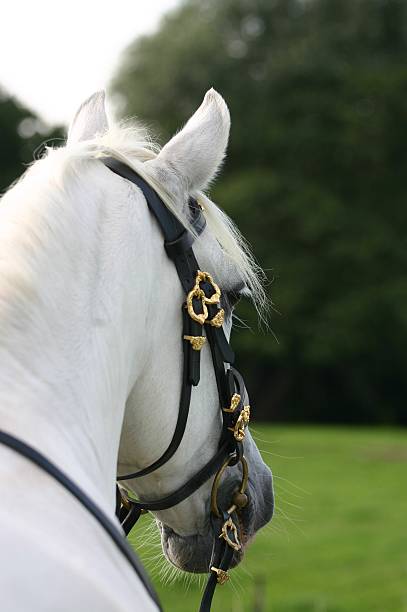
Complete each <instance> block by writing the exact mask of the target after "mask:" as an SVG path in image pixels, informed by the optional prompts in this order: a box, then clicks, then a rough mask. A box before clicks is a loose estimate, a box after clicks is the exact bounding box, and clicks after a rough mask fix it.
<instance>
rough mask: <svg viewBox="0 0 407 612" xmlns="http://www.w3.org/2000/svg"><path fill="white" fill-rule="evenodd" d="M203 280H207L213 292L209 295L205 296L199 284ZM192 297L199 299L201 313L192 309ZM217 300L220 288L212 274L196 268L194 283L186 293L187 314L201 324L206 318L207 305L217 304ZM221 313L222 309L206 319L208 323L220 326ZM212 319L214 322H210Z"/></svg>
mask: <svg viewBox="0 0 407 612" xmlns="http://www.w3.org/2000/svg"><path fill="white" fill-rule="evenodd" d="M203 282H207V283H209V284H210V285H211V286H212V289H213V290H214V293H213V295H211V297H207V296H206V295H205V292H204V291H203V290H202V289H201V287H200V286H199V285H200V283H203ZM194 298H197V299H198V300H201V304H202V312H201V313H197V312H195V310H194V302H193V300H194ZM219 301H220V289H219V287H218V285H217V284H216V283H215V282H214V280H213V278H212V276H211V275H210V274H209V273H208V272H201V270H198V272H197V274H196V278H195V285H194V287H193V288H192V289H191V291H190V292H189V293H188V295H187V309H188V314H189V316H190V317H191V319H193V320H194V321H196V322H197V323H200V324H201V325H203V324H204V323H205V321H206V320H207V319H208V306H207V305H208V304H219ZM221 313H222V309H221V310H220V311H219V312H218V313H217V314H216V315H215V316H214V317H213V319H212V320H211V321H208V323H211V325H214V326H215V327H221V326H222V324H223V318H224V313H223V314H221ZM221 319H222V322H221ZM212 321H215V323H212Z"/></svg>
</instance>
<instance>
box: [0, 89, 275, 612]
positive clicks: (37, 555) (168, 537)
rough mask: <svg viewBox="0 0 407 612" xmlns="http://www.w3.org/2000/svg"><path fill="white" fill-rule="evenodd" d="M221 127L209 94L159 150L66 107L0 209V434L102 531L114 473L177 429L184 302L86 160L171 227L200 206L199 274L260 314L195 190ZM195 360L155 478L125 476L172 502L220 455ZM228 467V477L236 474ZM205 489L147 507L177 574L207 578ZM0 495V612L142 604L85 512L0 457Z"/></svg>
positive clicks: (223, 233) (251, 450)
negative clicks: (86, 504)
mask: <svg viewBox="0 0 407 612" xmlns="http://www.w3.org/2000/svg"><path fill="white" fill-rule="evenodd" d="M229 127H230V119H229V112H228V109H227V106H226V104H225V102H224V100H223V99H222V97H221V96H220V95H219V94H218V93H217V92H215V91H214V90H210V91H209V92H208V93H207V94H206V96H205V98H204V101H203V103H202V105H201V107H200V108H199V109H198V110H197V111H196V113H195V114H194V115H193V116H192V117H191V119H190V120H189V121H188V122H187V124H186V125H185V127H184V128H183V129H182V130H181V131H180V132H179V133H178V134H177V135H176V136H174V137H173V138H172V139H171V140H170V141H169V142H168V143H167V144H166V145H165V146H164V147H163V148H162V150H161V151H160V150H159V149H158V147H157V146H156V145H154V144H153V143H152V142H150V140H149V137H148V134H147V132H146V130H144V129H143V128H142V127H140V125H138V124H129V123H121V124H117V125H111V126H110V127H109V121H108V119H107V115H106V111H105V102H104V94H103V92H99V93H97V94H94V95H93V96H91V98H89V99H88V100H87V101H86V102H85V103H84V104H83V105H82V106H81V107H80V109H79V110H78V112H77V114H76V116H75V118H74V120H73V122H72V125H71V127H70V130H69V135H68V142H67V145H66V146H65V147H63V148H60V149H55V150H48V152H47V155H46V156H45V157H44V158H43V159H41V160H39V161H37V162H35V163H34V164H33V165H32V166H31V167H30V168H29V169H28V170H27V172H26V173H25V175H24V176H23V177H22V179H20V180H19V181H18V182H17V183H16V184H15V185H14V186H13V187H12V188H11V189H10V190H9V191H8V192H7V193H6V194H5V195H4V196H3V198H2V200H1V203H0V330H1V332H0V428H1V429H4V430H6V431H8V432H10V433H12V434H14V435H16V436H17V437H20V438H21V439H23V440H25V441H26V442H28V443H29V444H31V445H32V446H34V447H35V448H38V449H39V450H40V451H41V452H43V453H44V454H45V455H46V456H47V457H48V458H49V459H50V460H51V461H53V462H54V463H55V464H56V465H58V466H59V467H60V468H61V469H62V470H64V471H65V472H66V473H67V474H69V476H70V477H71V478H72V479H73V480H74V481H75V482H76V483H77V484H78V485H79V486H81V487H82V488H83V489H85V490H87V492H88V493H89V494H90V495H91V496H92V497H93V498H94V500H95V501H96V503H98V504H99V506H100V507H101V508H102V509H103V510H104V511H105V512H106V513H107V514H109V515H110V516H111V517H112V520H114V506H115V476H116V473H117V470H119V472H120V473H123V472H131V471H135V470H137V469H139V468H141V467H144V466H145V465H148V464H149V463H151V462H152V461H154V460H155V459H156V458H157V457H158V456H159V455H160V454H161V453H162V452H163V450H164V449H165V448H166V447H167V445H168V442H169V440H170V439H171V436H172V432H173V430H174V427H175V423H176V417H177V412H178V401H179V391H180V383H181V370H182V359H181V352H182V348H181V343H180V337H181V305H182V303H183V300H184V299H185V296H184V295H183V291H182V288H181V286H180V283H179V281H178V277H177V274H176V271H175V268H174V266H173V264H172V263H171V262H170V261H169V260H168V258H167V256H166V254H165V251H164V248H163V238H162V235H161V233H160V230H159V228H158V226H157V224H156V222H155V220H154V219H153V218H152V215H151V214H150V212H149V210H148V208H147V206H146V202H145V200H144V197H143V195H142V193H141V192H140V190H139V189H138V188H137V187H136V186H134V185H132V184H130V183H128V182H127V181H125V180H123V179H121V178H120V177H118V176H116V175H113V174H112V173H111V172H110V171H109V170H108V169H106V168H105V167H104V165H103V164H101V163H100V161H99V158H100V157H102V156H106V155H110V156H113V157H116V158H118V159H120V160H122V161H124V162H125V163H127V164H128V165H130V166H132V167H133V168H134V169H135V170H136V171H137V172H138V173H139V174H140V175H141V176H143V177H144V178H146V179H147V180H148V182H149V183H150V184H151V185H152V186H153V187H154V188H155V189H156V191H157V192H158V193H159V194H160V196H161V197H162V198H163V199H164V201H165V202H166V204H167V205H168V207H169V208H171V210H173V211H174V213H175V214H176V215H177V216H178V217H179V218H180V219H181V220H183V222H184V223H187V221H186V216H185V204H186V202H187V199H188V195H189V194H192V195H195V196H197V197H198V198H199V200H200V202H201V204H202V205H203V206H204V209H205V215H206V217H207V221H208V227H207V229H206V230H205V231H204V233H203V234H202V236H201V237H200V238H198V239H197V241H196V243H195V246H194V251H195V253H196V256H197V259H198V261H199V262H200V265H201V267H202V268H203V269H206V270H208V271H209V272H211V273H212V274H213V275H214V276H215V278H216V281H217V282H218V284H219V285H220V286H221V287H222V289H225V290H230V289H233V288H235V287H238V286H242V283H243V284H244V285H245V286H246V287H250V291H249V290H247V291H246V292H247V293H250V294H251V297H252V299H253V301H254V303H255V305H256V307H257V308H258V310H259V312H260V313H261V312H263V310H264V307H265V304H266V299H265V293H264V290H263V287H262V280H263V277H262V273H261V270H260V269H259V267H258V266H257V265H256V263H255V262H254V259H253V257H252V256H251V254H250V250H249V249H248V247H247V245H246V243H245V241H244V240H243V238H242V237H241V235H240V234H239V232H238V231H237V229H236V228H235V227H234V225H233V223H232V222H231V221H230V220H229V219H228V217H227V216H226V215H225V214H224V213H222V212H221V211H220V209H219V208H218V207H217V206H215V204H213V203H212V202H211V201H210V200H209V199H208V198H207V197H206V196H205V195H204V194H203V193H202V190H203V189H205V188H206V187H207V186H208V185H209V184H210V182H211V181H212V180H213V178H214V176H215V175H216V173H217V172H218V170H219V167H220V165H221V163H222V160H223V158H224V155H225V151H226V146H227V141H228V135H229ZM230 315H231V313H229V317H228V319H227V321H226V331H227V333H230V327H231V316H230ZM205 349H207V350H205ZM205 349H203V350H202V364H201V370H202V375H201V382H200V384H199V386H198V387H197V388H196V389H194V390H193V394H192V401H191V413H190V418H189V421H188V425H187V429H186V432H185V435H184V439H183V441H182V443H181V445H180V447H179V449H178V451H177V452H176V454H175V455H174V457H173V458H172V459H171V460H170V461H169V462H168V463H167V464H165V465H164V466H162V468H160V469H159V470H157V472H154V473H153V474H151V475H149V476H146V477H144V478H142V479H140V481H129V482H128V483H127V486H128V487H129V488H130V489H131V490H133V491H135V492H136V493H137V494H138V495H141V496H143V495H144V496H145V497H148V498H150V499H151V498H160V497H162V496H164V495H165V494H168V493H170V492H171V491H172V490H174V489H176V488H177V487H179V486H180V485H181V484H182V483H184V482H185V481H186V480H187V479H188V478H189V477H190V476H191V475H192V474H194V473H195V472H196V471H197V470H198V469H199V468H200V467H202V465H204V463H206V462H207V461H208V460H209V459H210V458H211V457H212V456H213V455H214V453H215V451H216V447H217V443H218V439H219V434H220V430H221V416H220V411H219V406H218V396H217V391H216V384H215V380H214V374H213V370H212V364H211V358H210V353H209V349H208V347H205ZM245 452H246V455H247V456H248V459H249V462H250V469H251V480H250V485H249V486H250V498H251V510H250V513H248V515H247V517H246V519H245V520H246V523H245V524H244V531H245V536H246V540H248V539H249V538H250V537H251V536H252V535H253V534H254V532H255V531H256V530H257V529H258V528H259V527H261V526H262V525H263V524H264V523H265V522H267V520H269V519H270V518H271V514H272V507H273V497H272V483H271V475H270V472H269V471H268V469H267V468H266V466H265V465H264V464H263V462H262V460H261V458H260V455H259V453H258V450H257V448H256V447H255V444H254V442H253V440H252V439H251V437H250V434H247V437H246V442H245ZM230 472H231V475H230V476H229V481H230V482H232V480H233V478H238V473H237V468H236V469H235V471H234V472H233V470H230ZM210 486H211V483H210V482H208V483H207V484H206V485H204V486H203V487H201V489H199V491H197V492H196V493H195V494H194V495H192V496H191V497H190V498H188V499H187V500H185V501H184V502H182V503H181V504H179V505H178V506H176V507H175V508H172V509H170V510H166V511H162V512H159V513H157V514H156V517H157V521H158V525H159V527H160V529H161V533H162V543H163V549H164V553H165V555H166V556H167V558H168V559H170V560H171V561H172V562H173V563H174V564H175V565H178V566H179V567H181V568H182V569H185V570H187V571H205V569H207V567H206V565H205V564H206V563H207V549H208V546H210V542H211V539H210V534H209V531H208V507H207V504H208V499H209V494H210ZM0 500H1V501H0V524H1V528H0V565H1V568H2V570H1V572H0V593H1V600H2V603H1V610H2V612H23V611H24V612H27V611H28V610H29V611H30V612H40V611H41V612H51V611H52V612H55V610H58V611H60V612H68V611H69V612H71V611H72V610H75V611H76V612H81V611H82V610H83V611H85V610H86V611H87V610H89V609H92V610H98V612H104V611H106V612H107V611H109V612H113V611H119V610H120V611H128V610H129V611H130V610H140V611H141V610H142V611H146V612H147V611H148V610H155V609H156V608H155V605H154V604H153V602H152V601H151V600H150V598H149V596H148V594H147V593H146V592H145V590H144V588H143V587H142V585H141V584H140V582H139V580H138V579H137V577H136V576H135V574H134V572H133V570H132V569H131V567H129V565H128V563H127V562H126V560H125V559H124V558H122V556H121V554H120V552H119V551H118V550H116V548H115V547H114V545H113V544H112V542H111V541H110V540H109V538H108V537H107V536H106V534H105V533H104V532H103V530H102V529H101V528H100V527H99V525H98V524H96V522H95V521H94V519H93V518H92V516H91V515H90V514H88V513H87V511H86V510H85V509H84V508H83V507H82V506H81V505H80V504H79V503H78V502H77V501H76V500H75V499H74V498H73V497H72V496H71V495H70V494H69V493H68V492H67V491H65V490H64V489H62V488H61V487H60V486H59V485H58V484H57V483H56V482H55V481H54V480H53V479H52V478H50V476H48V475H47V474H45V473H43V472H42V471H41V470H39V469H38V468H36V467H35V466H33V465H31V464H30V463H29V462H28V461H27V460H26V459H24V458H22V457H20V456H19V455H17V454H15V453H14V452H13V451H11V450H10V449H8V448H5V447H2V446H0ZM118 528H119V526H118ZM191 553H192V558H193V563H191V559H190V558H191ZM238 560H239V559H237V560H236V562H237V561H238Z"/></svg>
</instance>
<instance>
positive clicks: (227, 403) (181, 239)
mask: <svg viewBox="0 0 407 612" xmlns="http://www.w3.org/2000/svg"><path fill="white" fill-rule="evenodd" d="M101 161H102V162H103V163H104V165H105V166H106V167H107V168H109V169H110V170H111V171H112V172H114V173H115V174H117V175H119V176H121V177H122V178H124V179H126V180H129V181H131V182H132V183H134V184H135V185H137V187H139V188H140V189H141V191H142V192H143V194H144V196H145V199H146V201H147V205H148V207H149V209H150V211H151V212H152V214H153V215H154V217H155V219H156V221H157V222H158V225H159V227H160V229H161V232H162V234H163V236H164V248H165V250H166V253H167V255H168V257H169V258H170V259H171V260H172V261H173V263H174V265H175V267H176V270H177V273H178V277H179V280H180V282H181V285H182V287H183V289H184V291H185V295H186V302H185V303H184V304H183V305H182V321H183V330H182V343H183V374H182V386H181V395H180V402H179V410H178V418H177V423H176V426H175V431H174V434H173V437H172V439H171V442H170V444H169V446H168V448H167V449H166V450H165V451H164V453H163V454H162V455H161V456H160V457H159V458H158V459H157V460H156V461H154V462H153V463H152V464H151V465H149V466H147V467H145V468H143V469H142V470H139V471H138V472H135V473H132V474H125V475H119V476H118V477H117V480H118V481H125V480H130V479H134V478H140V477H142V476H146V475H147V474H150V473H151V472H153V471H155V470H157V469H158V468H159V467H161V466H162V465H164V464H165V463H166V462H167V461H168V460H169V459H170V458H171V457H172V456H173V455H174V453H175V452H176V451H177V449H178V447H179V445H180V443H181V440H182V438H183V435H184V432H185V427H186V423H187V419H188V413H189V406H190V400H191V390H192V387H193V386H196V385H198V383H199V379H200V351H201V349H202V347H203V346H204V344H205V343H206V342H208V344H209V347H210V351H211V355H212V361H213V367H214V372H215V377H216V384H217V389H218V395H219V404H220V409H221V413H222V417H223V425H222V432H221V436H220V440H219V445H218V450H217V452H216V454H215V456H214V457H213V458H212V459H211V460H210V461H208V463H207V464H206V465H205V466H204V467H202V468H201V469H200V470H199V471H198V472H197V473H196V474H194V475H193V476H192V478H190V479H189V480H188V482H186V483H185V484H183V485H182V486H181V487H179V488H178V489H177V490H176V491H174V492H172V493H171V494H169V495H167V496H166V497H164V498H162V499H159V500H151V501H148V500H144V501H139V500H134V499H132V498H131V497H129V495H128V493H127V492H126V491H125V490H124V488H123V487H121V486H120V487H117V499H116V502H117V503H116V514H117V516H118V518H119V520H120V523H121V525H122V528H123V530H124V532H125V534H126V535H128V533H129V532H130V530H131V529H132V527H133V526H134V524H135V523H136V521H137V519H138V518H139V517H140V514H141V513H142V512H145V511H149V510H151V511H158V510H166V509H168V508H171V507H173V506H175V505H177V504H178V503H180V502H181V501H183V500H185V499H186V498H187V497H189V496H190V495H192V494H193V493H194V492H195V491H197V490H198V489H199V487H201V486H202V485H203V484H204V483H205V482H207V481H208V480H209V479H210V478H211V477H212V476H214V475H215V474H216V475H215V478H214V483H213V486H212V493H211V512H210V522H211V526H212V530H213V534H214V539H213V551H212V559H211V563H210V576H209V578H208V582H207V585H206V588H205V592H204V595H203V598H202V602H201V606H200V612H208V611H209V610H210V606H211V602H212V598H213V593H214V590H215V587H216V585H217V584H223V583H224V582H226V580H227V579H228V574H227V570H228V568H229V566H230V564H231V561H232V558H233V554H234V552H235V551H239V550H240V549H241V543H240V541H239V534H238V529H237V527H236V523H237V518H236V517H237V515H236V512H237V511H239V510H240V509H241V508H243V507H244V506H246V505H247V503H248V497H247V495H246V489H247V484H248V465H247V462H246V459H245V457H244V455H243V440H244V436H245V428H246V426H247V424H248V422H249V416H250V407H249V405H248V397H247V392H246V388H245V385H244V382H243V379H242V377H241V375H240V374H239V372H238V371H237V370H236V369H235V368H234V367H233V362H234V353H233V350H232V349H231V347H230V345H229V343H228V341H227V339H226V337H225V334H224V331H223V321H224V310H223V308H222V307H221V290H220V288H219V287H218V286H217V284H216V283H215V282H214V280H213V279H212V277H211V275H210V274H209V273H207V272H203V271H201V270H200V269H199V265H198V262H197V260H196V258H195V255H194V252H193V248H192V247H193V243H194V240H195V237H196V236H199V235H200V234H201V233H202V232H203V230H204V228H205V225H206V220H205V216H204V213H203V211H202V209H201V207H200V205H199V204H198V202H197V201H196V200H194V199H193V198H190V199H189V202H188V214H189V223H190V226H191V229H192V231H191V229H188V228H186V227H185V226H184V225H183V224H182V223H181V222H180V221H179V220H178V219H177V217H176V216H175V215H174V214H173V213H172V212H171V211H170V210H169V208H167V206H166V205H165V204H164V202H163V201H162V200H161V198H160V197H159V196H158V194H157V193H156V192H155V191H154V189H153V188H152V187H151V186H150V185H149V184H148V183H147V182H146V181H145V180H144V179H143V178H142V177H141V176H139V175H138V174H137V173H136V172H135V171H134V170H133V169H132V168H130V167H129V166H127V165H126V164H124V163H123V162H121V161H119V160H117V159H115V158H112V157H106V158H102V159H101ZM0 443H2V444H5V445H7V446H9V447H10V448H13V449H14V450H15V451H16V452H18V453H20V454H21V455H23V456H25V457H26V458H27V459H29V460H31V461H33V462H34V463H35V464H36V465H38V466H39V467H41V468H42V469H43V470H45V471H46V472H48V473H49V474H50V475H51V476H53V477H54V478H55V479H56V480H57V481H58V482H60V483H61V484H62V485H63V486H64V487H65V488H67V489H68V490H69V491H70V492H71V493H72V494H73V495H74V496H75V497H76V498H77V499H78V500H79V501H80V502H81V503H82V504H83V505H84V506H85V507H86V508H87V509H88V510H89V512H91V514H92V515H93V516H94V517H95V518H96V520H98V521H99V523H100V524H101V525H102V526H103V527H104V529H105V530H106V531H107V533H108V534H109V535H110V537H111V538H112V539H113V541H114V542H115V543H116V545H117V546H118V547H119V549H120V550H121V551H122V553H123V554H124V556H125V557H126V558H127V559H128V561H129V562H130V563H131V565H132V566H133V567H134V569H135V570H136V571H137V573H138V575H139V577H140V579H141V580H142V582H143V583H144V585H145V587H146V589H147V590H148V592H149V593H150V595H151V597H152V598H153V600H154V601H155V603H156V604H157V606H158V607H159V609H161V608H160V604H159V602H158V598H157V595H156V594H155V592H154V589H153V588H152V587H151V585H150V583H149V581H148V579H147V577H146V575H145V573H144V570H143V568H142V566H141V564H140V562H139V560H138V559H137V557H136V556H135V555H134V553H133V552H132V551H131V549H130V547H129V546H128V544H127V542H126V540H125V539H124V538H122V537H121V536H120V534H119V533H118V532H117V529H116V527H115V526H114V525H113V523H112V522H111V521H110V519H109V518H108V517H107V516H106V515H105V514H104V513H103V512H102V511H101V510H100V509H99V508H98V507H97V506H96V505H95V504H94V503H93V501H92V500H91V499H90V498H89V497H88V496H87V495H86V493H85V492H84V491H82V490H81V489H80V488H79V487H78V486H77V485H76V484H75V483H74V482H73V481H72V480H70V478H69V477H68V476H67V475H66V474H64V473H63V472H62V471H61V470H59V468H57V466H55V465H54V464H53V463H51V462H50V461H49V460H48V459H47V458H46V457H45V456H44V455H42V454H41V453H39V452H38V451H36V450H35V449H33V448H32V447H31V446H29V445H28V444H26V443H25V442H23V441H22V440H19V439H18V438H16V437H14V436H12V435H10V434H8V433H6V432H1V431H0ZM237 464H240V465H241V469H242V478H241V482H240V486H239V487H238V488H237V490H236V491H235V493H234V494H233V496H232V499H231V501H230V506H229V507H228V508H227V509H225V508H220V507H219V505H218V499H217V493H218V488H219V485H220V482H221V478H222V475H223V473H224V472H225V470H226V469H227V468H228V467H231V466H234V465H237Z"/></svg>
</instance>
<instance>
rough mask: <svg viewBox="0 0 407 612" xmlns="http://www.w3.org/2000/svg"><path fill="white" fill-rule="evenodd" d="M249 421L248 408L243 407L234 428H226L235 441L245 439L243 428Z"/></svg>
mask: <svg viewBox="0 0 407 612" xmlns="http://www.w3.org/2000/svg"><path fill="white" fill-rule="evenodd" d="M249 421H250V406H244V407H243V410H242V412H241V413H240V414H239V417H238V419H237V421H236V423H235V426H234V427H228V429H229V430H230V431H233V435H234V437H235V440H237V441H238V442H242V440H244V437H245V428H246V427H247V425H248V424H249Z"/></svg>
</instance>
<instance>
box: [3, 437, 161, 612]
mask: <svg viewBox="0 0 407 612" xmlns="http://www.w3.org/2000/svg"><path fill="white" fill-rule="evenodd" d="M0 444H4V445H5V446H8V447H9V448H11V449H12V450H14V451H16V452H17V453H18V454H20V455H22V456H23V457H25V458H26V459H28V460H29V461H31V462H32V463H34V464H35V465H36V466H38V467H39V468H40V469H42V470H43V471H44V472H46V473H47V474H49V475H50V476H51V477H52V478H54V480H56V481H57V482H59V483H60V484H61V485H62V486H63V487H64V488H65V489H67V490H68V491H69V492H70V493H71V494H72V495H73V496H74V497H75V498H76V499H77V500H78V501H79V502H80V503H81V504H82V506H84V508H86V510H88V512H89V513H90V514H91V515H92V516H93V517H94V518H95V519H96V520H97V522H98V523H99V524H100V525H101V526H102V527H103V529H104V530H105V531H106V533H107V534H108V535H109V537H110V538H111V540H113V542H114V543H115V544H116V546H117V547H118V548H119V550H120V552H121V553H122V554H123V556H124V557H125V558H126V559H127V561H128V562H129V563H130V565H131V566H132V567H133V569H134V570H135V571H136V572H137V574H138V577H139V578H140V580H141V582H142V583H143V585H144V587H145V589H146V590H147V591H148V593H149V595H150V596H151V598H152V600H153V601H154V603H155V604H156V605H157V606H158V609H159V610H162V608H161V605H160V602H159V600H158V597H157V594H156V592H155V590H154V588H153V586H152V585H151V583H150V581H149V579H148V576H147V574H146V573H145V571H144V568H143V566H142V565H141V563H140V561H139V559H138V557H137V556H136V554H135V553H134V551H133V549H132V548H131V547H130V545H129V544H128V542H127V540H126V538H124V537H123V536H122V534H121V533H120V531H119V530H118V528H117V526H116V525H114V523H112V521H111V520H110V518H109V517H108V516H106V514H105V513H104V512H103V510H101V509H100V508H99V507H98V506H97V505H96V504H95V502H94V501H93V500H92V499H91V498H90V497H89V496H88V495H87V494H86V493H85V491H83V490H82V489H81V488H80V487H78V485H77V484H76V483H75V482H74V481H73V480H71V479H70V478H69V476H67V475H66V474H65V473H64V472H63V471H62V470H60V469H59V468H58V467H57V466H56V465H55V464H54V463H52V462H51V461H50V460H49V459H47V457H45V455H43V454H42V453H40V452H39V451H37V450H36V449H35V448H33V447H32V446H29V445H28V444H26V443H25V442H23V440H20V439H19V438H16V437H15V436H13V435H11V434H9V433H6V432H5V431H0Z"/></svg>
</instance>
